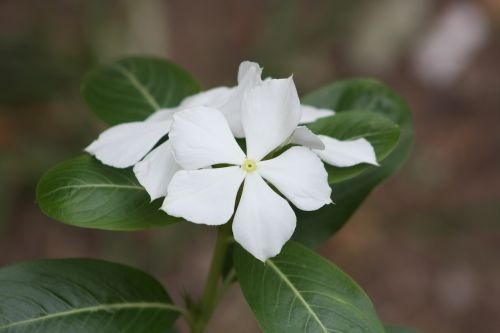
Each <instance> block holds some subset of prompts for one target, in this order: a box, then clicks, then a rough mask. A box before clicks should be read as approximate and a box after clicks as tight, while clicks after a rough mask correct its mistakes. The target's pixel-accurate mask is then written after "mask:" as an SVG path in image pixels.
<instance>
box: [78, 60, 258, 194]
mask: <svg viewBox="0 0 500 333" xmlns="http://www.w3.org/2000/svg"><path fill="white" fill-rule="evenodd" d="M261 73H262V70H261V68H260V67H259V66H258V65H257V64H255V63H251V62H243V63H241V65H240V69H239V72H238V85H237V86H236V87H232V88H228V87H217V88H213V89H210V90H207V91H204V92H201V93H199V94H195V95H192V96H189V97H187V98H185V99H184V100H183V101H182V102H181V104H180V105H179V106H178V107H175V108H170V109H162V110H158V111H157V112H155V113H153V114H152V115H151V116H149V117H148V118H147V119H146V120H144V121H137V122H130V123H124V124H120V125H117V126H113V127H111V128H109V129H108V130H106V131H104V132H103V133H101V135H99V137H98V138H97V140H95V141H94V142H92V143H91V144H90V145H89V146H88V147H87V148H85V150H86V151H87V152H88V153H90V154H92V155H94V156H95V157H96V158H97V159H99V160H100V161H101V162H102V163H104V164H106V165H110V166H113V167H116V168H127V167H130V166H134V172H135V175H136V177H137V179H138V180H139V182H140V183H141V185H142V186H144V188H145V189H146V190H147V192H148V193H149V195H150V196H151V199H152V200H154V199H156V198H159V197H162V196H165V195H166V193H167V188H168V184H169V182H170V179H171V178H172V176H173V174H174V173H175V172H176V171H177V170H179V165H178V164H177V163H176V162H175V160H174V158H173V155H172V153H171V147H170V143H169V142H168V141H166V142H164V143H162V144H161V145H159V146H158V147H156V148H155V149H154V150H152V151H151V149H153V147H154V146H155V145H156V144H157V143H158V142H159V141H160V140H161V139H162V138H163V137H164V136H165V135H167V134H168V132H169V131H170V126H171V124H172V116H173V115H174V114H175V113H177V112H179V111H182V110H185V109H187V108H191V107H195V106H210V107H216V108H218V109H220V110H221V111H222V112H223V113H224V114H225V116H226V117H227V119H228V122H229V123H230V125H231V127H232V128H233V129H234V131H235V132H238V131H239V128H241V125H240V124H241V120H240V114H241V112H240V110H239V108H240V106H241V101H242V99H243V96H244V93H245V91H246V90H248V89H250V88H252V87H254V86H255V85H258V84H260V83H261ZM148 152H149V154H148ZM145 156H146V157H145ZM143 158H144V159H143ZM141 159H142V161H141Z"/></svg>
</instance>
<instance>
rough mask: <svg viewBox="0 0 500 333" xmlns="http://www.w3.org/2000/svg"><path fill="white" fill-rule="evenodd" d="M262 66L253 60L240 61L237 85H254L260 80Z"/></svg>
mask: <svg viewBox="0 0 500 333" xmlns="http://www.w3.org/2000/svg"><path fill="white" fill-rule="evenodd" d="M261 76H262V68H261V67H260V66H259V64H258V63H256V62H253V61H242V62H241V64H240V67H239V69H238V85H240V86H241V85H245V84H251V85H256V84H259V83H260V82H262V79H261Z"/></svg>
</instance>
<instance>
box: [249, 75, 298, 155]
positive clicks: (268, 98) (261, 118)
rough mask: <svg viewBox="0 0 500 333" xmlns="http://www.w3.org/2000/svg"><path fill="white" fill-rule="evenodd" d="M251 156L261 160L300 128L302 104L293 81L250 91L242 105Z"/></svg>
mask: <svg viewBox="0 0 500 333" xmlns="http://www.w3.org/2000/svg"><path fill="white" fill-rule="evenodd" d="M242 110H243V113H242V121H243V128H244V130H245V137H246V141H247V156H248V157H249V158H251V159H254V160H260V159H262V158H263V157H264V156H266V155H267V154H269V153H270V152H271V151H272V150H274V149H275V148H277V147H278V146H280V145H281V144H282V143H284V142H285V141H286V140H287V139H288V138H289V137H290V136H291V135H292V133H293V131H294V130H295V128H296V127H297V125H298V123H299V119H300V102H299V96H298V95H297V89H296V88H295V84H294V83H293V80H292V78H291V77H290V78H288V79H279V80H277V79H272V80H269V81H266V82H263V83H262V84H261V85H260V86H258V87H254V88H252V89H250V90H249V91H248V93H247V94H246V95H245V97H244V99H243V104H242Z"/></svg>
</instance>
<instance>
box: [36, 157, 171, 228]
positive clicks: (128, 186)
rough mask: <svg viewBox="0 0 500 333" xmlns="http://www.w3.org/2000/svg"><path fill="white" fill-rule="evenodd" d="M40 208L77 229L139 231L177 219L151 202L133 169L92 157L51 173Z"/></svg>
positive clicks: (40, 191)
mask: <svg viewBox="0 0 500 333" xmlns="http://www.w3.org/2000/svg"><path fill="white" fill-rule="evenodd" d="M37 200H38V204H39V205H40V208H41V209H42V210H43V212H44V213H45V214H47V215H48V216H50V217H52V218H54V219H56V220H58V221H61V222H63V223H67V224H71V225H74V226H78V227H85V228H96V229H106V230H136V229H144V228H148V227H153V226H161V225H167V224H170V223H173V222H175V221H177V220H178V219H176V218H174V217H171V216H169V215H167V214H165V213H164V212H163V211H160V210H159V207H160V204H161V201H159V200H157V201H154V202H152V203H150V199H149V195H148V193H147V192H146V190H145V189H144V188H143V187H142V186H141V185H140V184H139V183H138V181H137V179H136V178H135V175H134V173H133V172H132V170H131V169H116V168H113V167H109V166H106V165H103V164H101V163H100V162H99V161H97V160H96V159H95V158H93V157H91V156H81V157H78V158H75V159H72V160H68V161H66V162H63V163H61V164H59V165H58V166H56V167H54V168H53V169H51V170H49V171H48V172H47V173H46V174H45V175H44V176H43V178H42V179H41V180H40V183H39V184H38V188H37Z"/></svg>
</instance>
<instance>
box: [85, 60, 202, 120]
mask: <svg viewBox="0 0 500 333" xmlns="http://www.w3.org/2000/svg"><path fill="white" fill-rule="evenodd" d="M199 90H200V87H199V85H198V84H197V83H196V81H195V80H194V79H193V77H192V76H191V75H190V74H189V73H188V72H186V71H185V70H183V69H182V68H180V67H178V66H177V65H175V64H173V63H171V62H169V61H167V60H163V59H157V58H148V57H127V58H122V59H119V60H117V61H114V62H111V63H108V64H103V65H101V66H98V67H97V68H95V69H94V70H92V71H91V72H90V73H89V74H88V75H87V76H86V77H85V79H84V81H83V84H82V95H83V98H84V100H85V103H86V104H87V107H88V109H89V110H90V111H92V112H93V113H95V114H96V115H97V116H98V117H99V118H100V119H101V120H103V121H104V122H105V123H107V124H108V125H116V124H119V123H124V122H131V121H139V120H144V119H145V118H146V117H147V116H149V115H150V114H152V113H153V112H155V111H157V110H158V109H161V108H166V107H172V106H176V105H178V104H179V102H180V101H181V100H182V99H183V98H184V97H187V96H189V95H192V94H195V93H197V92H198V91H199Z"/></svg>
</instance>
